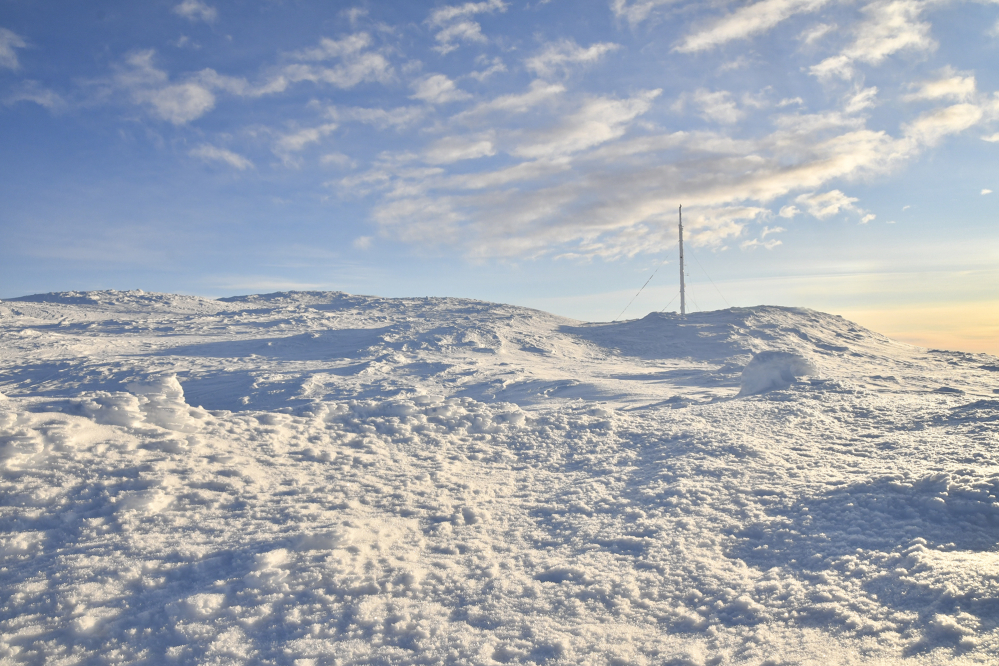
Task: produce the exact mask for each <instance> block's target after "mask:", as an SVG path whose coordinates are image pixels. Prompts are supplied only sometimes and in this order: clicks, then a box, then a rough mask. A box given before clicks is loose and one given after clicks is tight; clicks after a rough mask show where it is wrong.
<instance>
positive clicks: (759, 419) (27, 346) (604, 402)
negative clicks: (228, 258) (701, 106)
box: [0, 292, 999, 665]
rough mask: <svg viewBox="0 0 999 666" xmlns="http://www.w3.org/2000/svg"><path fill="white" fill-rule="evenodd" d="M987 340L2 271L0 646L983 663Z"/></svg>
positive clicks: (995, 439)
mask: <svg viewBox="0 0 999 666" xmlns="http://www.w3.org/2000/svg"><path fill="white" fill-rule="evenodd" d="M995 367H999V360H997V359H995V358H994V357H989V356H985V355H973V354H961V353H956V352H941V351H926V350H923V349H919V348H914V347H909V346H906V345H901V344H898V343H895V342H892V341H891V340H888V339H887V338H884V337H883V336H880V335H877V334H875V333H872V332H870V331H866V330H865V329H863V328H861V327H858V326H856V325H854V324H852V323H850V322H848V321H846V320H843V319H842V318H839V317H835V316H831V315H825V314H822V313H818V312H813V311H810V310H801V309H791V308H771V307H759V308H735V309H731V310H725V311H720V312H709V313H696V314H693V315H690V316H688V317H687V318H686V319H680V318H679V317H676V316H670V315H658V314H653V315H649V316H648V317H646V318H644V319H641V320H635V321H628V322H619V323H609V324H607V323H604V324H585V323H582V322H576V321H572V320H568V319H564V318H560V317H555V316H552V315H549V314H546V313H543V312H538V311H533V310H528V309H523V308H516V307H512V306H505V305H495V304H489V303H482V302H475V301H466V300H459V299H380V298H368V297H361V296H351V295H347V294H340V293H308V294H297V293H283V294H270V295H264V296H249V297H239V298H233V299H225V300H221V301H212V300H205V299H198V298H194V297H184V296H172V295H164V294H143V293H139V292H87V293H78V292H70V293H66V294H47V295H43V296H35V297H25V298H23V299H18V300H13V301H4V302H2V303H0V473H2V483H0V573H2V575H0V589H2V592H3V594H2V596H0V662H2V663H10V664H47V663H67V664H68V663H84V664H103V663H116V664H119V663H120V664H127V663H139V664H164V663H167V664H211V663H215V664H296V665H300V664H426V663H468V664H496V663H509V664H517V663H524V664H531V663H533V664H539V663H545V664H556V663H564V664H608V663H614V664H705V665H706V664H754V665H755V664H764V663H767V664H799V663H801V664H840V663H856V664H861V663H872V664H884V663H913V664H922V663H926V664H931V663H934V664H935V663H967V664H987V663H994V655H995V654H997V653H999V545H997V544H999V397H997V395H996V392H997V391H999V373H996V372H995V371H994V369H993V368H995Z"/></svg>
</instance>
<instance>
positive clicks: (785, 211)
mask: <svg viewBox="0 0 999 666" xmlns="http://www.w3.org/2000/svg"><path fill="white" fill-rule="evenodd" d="M777 214H778V215H780V216H781V217H784V218H787V219H791V218H792V217H794V216H795V215H801V211H800V210H798V208H797V206H784V207H783V208H781V209H780V212H779V213H777Z"/></svg>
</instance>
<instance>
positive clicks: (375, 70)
mask: <svg viewBox="0 0 999 666" xmlns="http://www.w3.org/2000/svg"><path fill="white" fill-rule="evenodd" d="M373 43H374V40H373V38H372V37H371V35H370V34H369V33H366V32H358V33H354V34H352V35H347V36H346V37H343V38H342V39H330V38H328V37H324V38H322V39H321V40H319V45H318V46H315V47H313V48H309V49H303V50H301V51H296V52H294V53H291V54H290V57H292V58H294V59H296V60H299V61H301V62H298V63H295V64H291V65H287V66H285V67H284V68H283V69H282V70H281V73H280V74H279V75H278V76H277V77H274V79H272V81H271V82H270V84H269V86H268V87H269V88H270V89H272V90H273V92H280V91H281V90H284V88H285V87H287V85H288V83H298V82H301V81H311V82H313V83H328V84H330V85H333V86H336V87H337V88H353V87H354V86H356V85H358V84H360V83H372V82H375V83H389V82H391V81H393V80H394V79H395V72H394V71H393V69H392V64H391V63H390V62H389V60H388V58H387V57H386V56H385V55H384V54H383V53H381V52H379V51H376V50H371V48H370V47H371V46H372V45H373ZM327 60H339V61H340V62H339V63H338V64H336V65H334V66H332V67H331V66H325V65H322V64H318V63H322V62H325V61H327ZM313 63H315V64H313Z"/></svg>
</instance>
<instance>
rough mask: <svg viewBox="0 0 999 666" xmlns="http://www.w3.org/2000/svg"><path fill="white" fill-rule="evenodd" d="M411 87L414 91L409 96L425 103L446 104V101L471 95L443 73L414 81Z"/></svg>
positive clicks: (466, 97)
mask: <svg viewBox="0 0 999 666" xmlns="http://www.w3.org/2000/svg"><path fill="white" fill-rule="evenodd" d="M412 88H413V90H414V91H415V92H414V93H413V94H412V95H410V97H411V98H412V99H418V100H422V101H424V102H426V103H427V104H446V103H447V102H457V101H461V100H463V99H468V98H469V97H471V95H469V94H468V93H467V92H465V91H464V90H461V89H460V88H458V87H457V86H456V85H455V84H454V81H452V80H451V79H449V78H448V77H446V76H444V75H443V74H431V75H429V76H426V77H424V78H422V79H419V80H417V81H414V82H413V84H412Z"/></svg>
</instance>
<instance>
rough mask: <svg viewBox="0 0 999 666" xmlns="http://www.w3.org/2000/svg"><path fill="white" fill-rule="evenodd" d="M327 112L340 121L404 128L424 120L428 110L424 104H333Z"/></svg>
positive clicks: (379, 126)
mask: <svg viewBox="0 0 999 666" xmlns="http://www.w3.org/2000/svg"><path fill="white" fill-rule="evenodd" d="M327 113H328V115H329V117H330V118H331V119H333V120H336V121H339V122H359V123H364V124H367V125H374V126H375V127H378V128H381V129H384V128H387V127H391V128H394V129H404V128H406V127H410V126H412V125H414V124H415V123H418V122H419V121H420V120H422V119H423V118H424V117H425V116H426V115H427V110H426V108H424V107H422V106H400V107H396V108H394V109H379V108H365V107H358V106H331V107H329V109H328V110H327Z"/></svg>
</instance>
